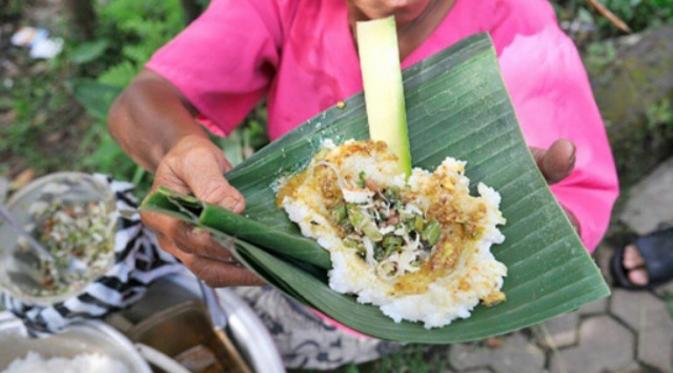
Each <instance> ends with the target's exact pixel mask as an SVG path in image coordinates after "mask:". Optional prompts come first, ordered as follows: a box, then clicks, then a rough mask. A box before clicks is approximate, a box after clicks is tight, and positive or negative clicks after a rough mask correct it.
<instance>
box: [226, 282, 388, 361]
mask: <svg viewBox="0 0 673 373" xmlns="http://www.w3.org/2000/svg"><path fill="white" fill-rule="evenodd" d="M234 291H235V292H236V293H237V294H238V295H240V296H241V297H242V298H243V299H244V300H245V301H246V302H247V303H248V304H249V305H250V307H252V308H253V310H254V311H255V313H257V315H258V316H259V317H260V318H261V319H262V321H263V322H264V324H265V325H266V327H267V329H268V330H269V332H270V333H271V336H272V337H273V339H274V341H275V342H276V346H277V347H278V350H279V352H280V354H281V356H282V358H283V362H284V363H285V366H286V367H287V368H293V369H296V368H304V369H335V368H336V367H339V366H341V365H344V364H349V363H363V362H366V361H371V360H375V359H378V358H380V357H381V356H384V355H386V354H388V353H390V352H393V351H396V350H397V349H399V347H400V345H399V344H395V343H391V342H385V341H381V340H378V339H374V338H369V337H361V336H356V335H354V334H352V333H349V332H346V331H343V330H341V329H339V328H337V327H334V326H332V325H328V324H327V323H325V322H324V321H323V320H322V319H321V318H320V317H318V316H317V315H316V314H315V313H313V312H312V311H311V310H310V309H309V308H308V307H306V306H304V305H301V304H299V303H297V302H295V301H294V300H292V299H290V298H288V297H286V296H285V295H283V294H282V293H281V292H280V291H278V290H275V289H273V288H271V287H270V286H265V287H238V288H235V289H234Z"/></svg>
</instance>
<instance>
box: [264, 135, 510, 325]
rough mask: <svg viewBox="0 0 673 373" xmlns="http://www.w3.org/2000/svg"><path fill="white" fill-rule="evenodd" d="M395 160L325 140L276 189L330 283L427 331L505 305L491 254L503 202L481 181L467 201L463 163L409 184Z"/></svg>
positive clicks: (382, 149) (372, 149)
mask: <svg viewBox="0 0 673 373" xmlns="http://www.w3.org/2000/svg"><path fill="white" fill-rule="evenodd" d="M396 160H397V159H396V157H395V155H394V154H393V153H392V152H391V151H390V150H389V149H388V147H387V146H386V144H385V143H384V142H380V141H379V142H377V141H353V140H349V141H346V142H345V143H344V144H342V145H340V146H335V145H334V144H333V143H331V142H330V141H326V142H325V144H324V146H323V149H322V150H321V151H320V152H319V153H318V154H317V155H316V156H315V157H314V158H313V159H312V160H311V162H310V164H309V165H308V167H306V169H305V170H303V171H302V172H300V173H298V174H296V175H294V176H292V177H289V178H287V179H286V180H284V181H283V182H282V183H281V187H280V189H279V190H278V194H277V203H278V205H279V206H281V207H282V208H283V209H284V210H285V211H286V213H287V214H288V216H289V218H290V219H291V220H292V221H293V222H295V223H297V224H298V225H299V227H300V229H301V232H302V234H303V235H304V236H307V237H310V238H313V239H315V240H317V242H318V244H319V245H320V246H322V247H323V248H325V249H327V250H328V251H329V253H330V256H331V260H332V265H333V268H332V269H331V270H330V271H329V286H330V287H331V288H332V289H334V290H336V291H338V292H340V293H344V294H354V295H355V296H356V297H357V301H358V302H360V303H371V304H374V305H377V306H379V307H380V309H381V310H382V312H383V313H384V314H385V315H387V316H389V317H390V318H392V319H393V320H395V321H396V322H399V321H401V320H409V321H419V322H423V323H424V325H425V327H426V328H432V327H440V326H443V325H447V324H450V323H451V321H452V320H454V319H456V318H467V317H469V316H470V313H471V311H472V309H473V308H474V307H475V306H476V305H477V304H479V303H480V302H481V303H483V304H484V305H487V306H490V305H494V304H497V303H499V302H502V301H504V300H505V294H504V293H502V292H501V291H500V289H501V287H502V284H503V277H504V276H506V274H507V268H506V267H505V265H504V264H502V263H500V262H498V261H497V260H496V259H495V258H494V257H493V255H492V254H491V251H490V247H491V245H492V244H498V243H502V242H503V241H504V239H505V237H504V236H503V235H502V233H501V232H500V230H499V229H498V227H497V226H498V225H501V224H504V223H505V219H504V218H503V216H502V214H501V212H500V210H499V209H498V208H499V204H500V195H499V194H498V193H497V192H496V191H495V190H493V189H492V188H490V187H488V186H486V185H484V184H482V183H480V184H479V185H478V187H477V190H478V192H479V196H471V195H470V193H469V179H468V178H467V177H466V176H465V175H464V171H465V165H466V163H465V162H463V161H459V160H456V159H453V158H450V157H448V158H446V159H445V160H444V161H443V162H442V163H441V165H440V166H439V167H437V169H436V170H435V171H434V172H432V173H431V172H428V171H426V170H422V169H419V168H416V169H414V170H413V172H412V174H411V175H410V176H409V177H408V178H405V176H404V175H403V174H401V173H400V172H399V168H398V166H397V163H396Z"/></svg>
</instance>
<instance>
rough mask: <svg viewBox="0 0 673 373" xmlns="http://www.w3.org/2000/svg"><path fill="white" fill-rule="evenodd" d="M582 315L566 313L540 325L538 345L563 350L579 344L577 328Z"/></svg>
mask: <svg viewBox="0 0 673 373" xmlns="http://www.w3.org/2000/svg"><path fill="white" fill-rule="evenodd" d="M579 319H580V315H579V314H578V313H577V312H572V313H566V314H563V315H561V316H559V317H556V318H554V319H551V320H549V321H547V322H545V323H544V324H542V325H540V327H539V332H537V333H536V336H537V340H538V343H539V344H540V345H541V346H543V347H545V348H550V349H554V348H561V347H567V346H570V345H573V344H575V342H577V326H578V324H579Z"/></svg>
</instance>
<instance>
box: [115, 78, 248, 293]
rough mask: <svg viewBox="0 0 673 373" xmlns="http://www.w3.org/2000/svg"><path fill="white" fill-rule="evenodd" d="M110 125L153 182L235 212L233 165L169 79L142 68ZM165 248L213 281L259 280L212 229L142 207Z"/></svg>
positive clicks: (239, 202) (240, 205)
mask: <svg viewBox="0 0 673 373" xmlns="http://www.w3.org/2000/svg"><path fill="white" fill-rule="evenodd" d="M108 127H109V130H110V133H111V134H112V136H113V137H114V138H115V140H117V142H118V143H119V144H120V145H121V147H122V149H123V150H124V151H125V152H126V153H127V154H128V155H129V156H130V157H131V158H132V159H133V160H134V161H135V162H136V163H138V164H139V165H141V166H142V167H144V168H145V169H147V170H148V171H150V172H154V173H155V178H154V183H153V186H152V188H153V189H156V188H159V187H166V188H169V189H172V190H175V191H177V192H181V193H193V194H194V195H196V196H197V198H200V199H202V200H204V201H207V202H209V203H213V204H217V205H220V206H222V207H225V208H228V209H230V210H232V211H235V212H242V211H243V209H244V205H245V203H244V199H243V196H242V195H241V194H240V193H239V192H238V191H236V190H235V189H234V188H233V187H231V186H230V185H229V183H227V181H226V179H225V178H224V176H223V175H224V173H225V172H226V171H228V170H229V169H230V168H231V166H230V165H229V163H228V162H227V161H226V159H225V158H224V155H223V153H222V151H221V150H220V149H219V148H217V146H215V145H214V144H213V143H212V142H211V141H210V140H209V138H208V136H207V134H206V132H205V131H204V130H203V129H202V128H201V126H200V125H199V124H198V123H197V122H196V120H195V119H194V109H193V107H191V105H190V104H189V102H188V101H187V100H186V99H185V98H184V97H183V96H182V95H181V94H180V92H179V91H178V90H177V89H176V88H175V87H174V86H172V85H171V84H170V83H169V82H167V81H166V80H164V79H163V78H161V77H160V76H159V75H157V74H156V73H153V72H152V71H149V70H144V71H142V72H141V73H140V74H139V75H138V76H137V77H136V78H135V79H134V80H133V82H132V83H131V84H130V85H129V86H128V87H127V88H126V89H125V90H124V91H123V92H122V94H121V95H120V96H119V97H118V98H117V100H116V101H115V102H114V104H113V105H112V107H111V109H110V113H109V118H108ZM142 219H143V222H144V223H145V225H147V226H148V227H149V228H151V229H152V230H154V232H155V233H156V234H157V238H158V240H159V243H160V245H161V247H162V249H164V250H166V251H168V252H169V253H171V254H173V255H174V256H176V257H177V258H178V259H180V260H181V261H182V263H183V264H185V265H186V266H187V267H188V268H189V269H190V270H191V271H192V272H194V273H195V274H196V275H197V276H198V277H200V278H202V279H203V280H204V281H206V282H207V283H208V284H210V285H212V286H224V285H250V284H256V283H259V280H258V279H257V278H256V277H255V276H254V275H253V274H252V273H250V272H248V271H247V270H246V269H244V268H242V267H240V266H238V265H237V264H236V263H235V262H234V261H233V260H232V257H231V255H230V253H229V252H228V251H227V250H226V249H225V248H223V247H221V246H220V245H218V244H217V243H216V242H215V241H214V240H213V239H212V238H211V237H210V236H209V235H208V234H207V233H205V232H200V231H196V230H194V229H193V228H192V227H189V226H188V225H186V224H184V223H182V222H180V221H178V220H176V219H173V218H170V217H167V216H163V215H160V214H156V213H142Z"/></svg>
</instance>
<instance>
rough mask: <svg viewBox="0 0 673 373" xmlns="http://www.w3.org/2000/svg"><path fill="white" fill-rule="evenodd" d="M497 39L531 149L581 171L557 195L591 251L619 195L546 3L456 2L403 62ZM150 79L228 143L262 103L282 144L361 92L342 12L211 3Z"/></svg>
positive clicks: (580, 73)
mask: <svg viewBox="0 0 673 373" xmlns="http://www.w3.org/2000/svg"><path fill="white" fill-rule="evenodd" d="M478 32H489V33H490V34H491V36H492V37H493V41H494V43H495V46H496V50H497V53H498V57H499V61H500V67H501V69H502V73H503V76H504V79H505V83H506V86H507V89H508V90H509V92H510V95H511V97H512V101H513V104H514V107H515V110H516V113H517V116H518V117H519V121H520V124H521V127H522V129H523V132H524V135H525V138H526V141H527V142H528V144H529V145H531V146H538V147H548V146H549V145H550V144H551V143H552V142H553V141H554V140H556V139H558V138H566V139H570V140H572V141H574V143H575V144H576V145H577V160H576V166H575V170H574V172H573V173H572V175H571V176H570V177H568V178H567V179H565V180H563V181H562V182H560V183H558V184H556V185H554V186H553V187H552V191H553V192H554V194H555V195H556V198H557V199H558V200H559V202H560V203H561V204H562V205H564V206H565V207H566V208H568V209H569V210H571V211H572V212H573V213H574V214H575V215H576V217H577V218H578V220H579V221H580V224H581V235H582V239H583V241H584V243H585V245H586V246H587V247H588V248H589V249H590V251H593V249H594V248H595V246H596V245H597V243H598V242H599V240H600V239H601V237H602V236H603V234H604V233H605V230H606V228H607V224H608V221H609V217H610V212H611V208H612V205H613V203H614V200H615V198H616V197H617V194H618V182H617V177H616V173H615V168H614V163H613V160H612V155H611V153H610V147H609V145H608V142H607V139H606V135H605V129H604V127H603V123H602V121H601V118H600V114H599V112H598V109H597V107H596V103H595V102H594V99H593V96H592V93H591V88H590V86H589V82H588V79H587V75H586V72H585V71H584V68H583V66H582V62H581V60H580V57H579V55H578V53H577V50H576V49H575V46H574V45H573V43H572V41H571V40H570V39H569V38H568V37H566V36H565V35H564V34H563V32H562V31H561V30H560V29H559V27H558V24H557V22H556V18H555V14H554V11H553V9H552V7H551V5H550V4H549V3H548V2H547V1H546V0H456V2H455V4H454V5H453V8H452V9H451V11H450V12H449V13H448V15H447V16H446V17H445V19H444V20H443V22H442V23H441V24H440V25H439V26H438V27H437V29H436V30H435V31H434V32H433V33H432V34H431V35H430V37H428V38H427V39H426V40H425V41H424V42H423V44H421V45H420V46H419V47H418V48H417V49H416V50H414V51H413V52H412V53H411V54H410V55H409V56H407V57H406V58H405V59H404V61H402V65H403V67H407V66H410V65H412V64H414V63H416V62H418V61H420V60H422V59H424V58H426V57H428V56H430V55H432V54H434V53H436V52H439V51H440V50H442V49H444V48H446V47H448V46H450V45H452V44H454V43H456V42H457V41H459V40H461V39H463V38H465V37H467V36H470V35H473V34H475V33H478ZM147 67H148V68H150V69H151V70H153V71H155V72H157V73H158V74H160V75H161V76H163V77H164V78H166V79H167V80H169V81H170V82H172V83H173V84H174V85H175V86H176V87H178V89H180V91H181V92H182V93H183V94H184V95H185V97H187V99H188V100H190V102H191V103H192V104H193V105H194V106H195V107H196V108H197V109H198V110H199V111H200V113H201V114H202V115H203V116H205V117H206V118H208V120H207V121H206V122H205V125H206V127H208V129H209V130H210V131H211V132H213V133H215V134H218V135H226V134H227V133H229V132H230V131H232V130H233V129H234V128H236V126H237V125H238V124H239V123H240V122H241V121H242V119H243V118H244V117H245V115H246V114H247V113H248V112H249V111H250V110H251V109H252V108H253V107H254V106H255V104H257V103H258V102H259V100H260V99H261V98H262V97H264V96H266V97H267V102H268V133H269V135H270V137H271V138H272V139H276V138H278V137H280V136H282V135H283V134H285V133H287V132H288V131H290V130H292V129H293V128H295V127H296V126H298V125H299V124H301V123H302V122H304V121H305V120H307V119H309V118H311V117H312V116H314V115H316V114H317V113H319V112H320V111H322V110H324V109H325V108H327V107H329V106H331V105H334V104H335V103H336V102H338V101H339V100H344V99H347V98H348V97H350V96H352V95H353V94H355V93H357V92H358V91H360V90H362V81H361V77H360V69H359V62H358V58H357V54H356V49H355V45H354V43H353V39H352V36H351V33H350V29H349V25H348V19H347V10H346V0H213V1H211V5H210V6H209V8H208V9H207V10H206V12H205V13H204V14H203V15H201V17H199V18H198V19H197V20H196V21H194V22H193V23H192V24H191V25H189V27H187V28H186V29H185V30H184V31H183V32H182V33H181V34H180V35H178V36H177V37H176V38H175V39H173V40H172V41H171V42H169V43H168V44H167V45H165V46H164V47H163V48H161V49H160V50H159V51H158V52H157V53H156V54H155V55H154V56H153V57H152V59H151V61H150V62H149V63H148V64H147Z"/></svg>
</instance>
